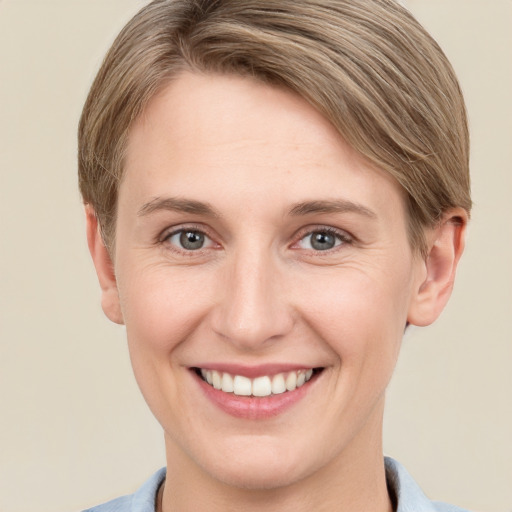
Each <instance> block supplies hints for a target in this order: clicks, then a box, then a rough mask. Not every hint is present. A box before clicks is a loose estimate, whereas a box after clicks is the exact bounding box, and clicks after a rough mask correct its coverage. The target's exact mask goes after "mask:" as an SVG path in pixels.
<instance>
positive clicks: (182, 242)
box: [166, 229, 214, 251]
mask: <svg viewBox="0 0 512 512" xmlns="http://www.w3.org/2000/svg"><path fill="white" fill-rule="evenodd" d="M166 241H167V242H169V243H170V244H172V245H174V246H175V247H178V248H179V249H183V250H185V251H198V250H200V249H206V248H208V247H212V246H213V245H214V244H213V241H212V240H211V239H210V238H209V237H208V236H206V235H205V234H204V233H202V232H201V231H197V230H195V229H180V230H179V231H175V232H174V233H171V234H170V235H169V236H168V237H166Z"/></svg>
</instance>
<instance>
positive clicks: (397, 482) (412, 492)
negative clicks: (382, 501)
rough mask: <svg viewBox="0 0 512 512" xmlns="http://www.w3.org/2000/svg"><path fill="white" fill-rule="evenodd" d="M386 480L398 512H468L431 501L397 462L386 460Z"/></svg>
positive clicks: (388, 458) (387, 458)
mask: <svg viewBox="0 0 512 512" xmlns="http://www.w3.org/2000/svg"><path fill="white" fill-rule="evenodd" d="M385 465H386V480H387V483H388V488H389V492H390V494H392V495H393V497H394V500H395V502H396V509H395V510H396V512H468V511H467V510H464V509H462V508H459V507H455V506H454V505H448V504H447V503H441V502H439V501H431V500H429V499H428V498H427V497H426V496H425V494H424V493H423V491H422V490H421V488H420V487H419V486H418V484H417V483H416V482H415V481H414V479H413V478H412V476H411V475H410V474H409V473H408V471H407V470H406V469H405V468H404V467H403V466H402V465H401V464H400V463H399V462H397V461H396V460H394V459H391V458H390V457H386V458H385Z"/></svg>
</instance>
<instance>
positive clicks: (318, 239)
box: [311, 231, 336, 251]
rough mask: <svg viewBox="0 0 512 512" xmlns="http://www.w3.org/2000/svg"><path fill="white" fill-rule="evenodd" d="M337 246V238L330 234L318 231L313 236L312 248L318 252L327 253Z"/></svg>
mask: <svg viewBox="0 0 512 512" xmlns="http://www.w3.org/2000/svg"><path fill="white" fill-rule="evenodd" d="M335 245H336V237H335V236H334V235H331V234H329V233H325V232H322V231H317V232H316V233H312V234H311V247H313V249H316V250H317V251H326V250H328V249H332V248H333V247H334V246H335Z"/></svg>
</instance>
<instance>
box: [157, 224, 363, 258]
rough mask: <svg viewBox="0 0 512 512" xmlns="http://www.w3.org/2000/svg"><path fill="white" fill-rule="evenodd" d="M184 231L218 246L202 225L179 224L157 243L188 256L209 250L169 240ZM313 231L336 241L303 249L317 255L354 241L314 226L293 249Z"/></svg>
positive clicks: (346, 234) (341, 233) (335, 230)
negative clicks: (328, 244) (197, 235)
mask: <svg viewBox="0 0 512 512" xmlns="http://www.w3.org/2000/svg"><path fill="white" fill-rule="evenodd" d="M186 232H192V233H197V234H200V235H203V236H204V237H205V238H206V239H208V240H209V242H210V243H211V244H212V245H217V246H219V244H216V242H214V240H213V237H212V236H210V235H209V234H208V232H207V230H205V229H204V227H203V226H198V225H186V226H181V227H179V228H177V229H173V230H172V231H168V232H165V233H164V235H163V236H162V237H161V238H160V239H159V243H161V244H165V245H167V246H168V248H170V250H172V251H174V252H178V253H180V254H187V255H190V256H192V255H199V254H202V253H203V252H204V251H205V250H209V249H211V248H212V247H201V248H199V249H197V250H193V249H185V248H183V247H178V246H177V244H173V243H171V242H170V240H171V238H172V237H173V236H176V235H179V234H183V233H186ZM315 233H321V234H326V235H328V236H332V237H334V238H335V239H336V241H337V243H336V245H334V247H332V248H330V249H324V250H320V249H318V250H315V249H304V250H306V251H309V252H313V253H315V254H319V255H321V254H322V253H325V254H329V253H332V252H333V251H336V250H338V249H339V248H340V246H344V245H350V244H353V243H354V239H353V237H352V236H350V235H349V234H348V233H347V232H345V231H341V230H338V229H336V228H333V227H330V226H314V227H308V228H305V229H304V230H303V231H302V232H300V233H299V238H298V240H297V241H296V242H294V243H293V244H292V247H291V248H292V249H294V248H295V246H297V245H298V244H299V243H300V242H302V241H303V240H305V239H306V238H307V237H308V236H312V235H313V234H315Z"/></svg>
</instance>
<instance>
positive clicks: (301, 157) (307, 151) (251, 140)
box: [121, 72, 403, 208]
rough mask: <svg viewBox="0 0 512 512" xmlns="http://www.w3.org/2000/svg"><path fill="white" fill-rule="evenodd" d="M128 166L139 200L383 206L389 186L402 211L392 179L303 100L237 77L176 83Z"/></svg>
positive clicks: (145, 127)
mask: <svg viewBox="0 0 512 512" xmlns="http://www.w3.org/2000/svg"><path fill="white" fill-rule="evenodd" d="M125 164H126V165H125V177H124V179H123V182H124V183H126V182H129V183H130V189H131V196H132V199H133V200H135V199H137V200H138V201H139V202H140V201H141V200H142V197H143V196H144V198H145V200H146V201H147V200H148V199H150V198H155V197H159V196H161V195H162V194H164V193H166V194H170V193H172V195H173V196H188V195H189V194H190V193H193V194H194V195H195V196H197V198H198V199H199V200H203V201H208V202H211V201H212V200H216V199H217V200H218V201H220V202H223V203H224V204H227V201H224V199H228V198H229V197H231V196H232V195H233V194H238V195H243V194H245V193H247V194H249V195H250V197H251V198H252V199H254V198H255V197H256V196H258V195H259V196H261V198H262V200H266V201H268V200H270V199H271V198H272V197H274V199H276V200H279V201H280V202H282V203H283V204H284V203H296V202H300V201H305V200H311V199H317V198H319V197H320V196H322V198H327V196H337V195H341V196H343V195H347V194H348V195H351V196H352V197H351V198H350V199H351V200H355V199H356V200H357V201H358V202H370V203H372V204H373V206H374V207H377V208H378V207H380V206H386V204H385V203H386V201H385V198H384V196H383V194H382V193H379V191H381V190H382V187H383V186H385V187H387V188H389V190H390V192H391V193H393V194H394V195H395V196H396V198H397V199H398V202H399V203H400V205H401V206H403V204H402V203H403V200H402V197H401V196H402V191H401V188H400V187H399V185H398V184H397V183H396V182H395V181H394V180H393V178H391V177H390V176H389V175H387V174H386V173H384V172H383V171H381V170H379V169H375V168H374V167H372V166H371V165H370V164H369V163H368V162H367V161H366V160H365V159H364V158H363V157H362V156H361V155H359V154H358V153H357V152H356V151H355V150H353V149H352V148H351V147H350V146H348V145H347V144H346V143H345V141H344V140H343V138H342V137H341V136H340V135H339V133H338V132H337V131H336V130H335V128H334V127H333V126H332V125H331V124H330V123H329V121H327V120H326V119H325V118H324V117H323V116H322V115H321V114H320V113H319V112H318V111H317V110H316V109H315V108H313V107H312V106H311V105H310V104H309V103H307V102H306V101H305V100H304V99H303V98H301V97H300V96H298V95H296V94H294V93H292V92H290V91H288V90H284V89H280V88H276V87H272V86H268V85H265V84H262V83H260V82H257V81H254V80H252V79H248V78H242V77H238V76H221V75H211V74H196V73H190V72H185V73H183V74H181V75H179V76H178V77H177V78H175V79H174V80H173V81H172V82H170V83H169V84H168V85H167V86H166V87H165V88H164V89H163V90H161V91H160V93H159V94H158V95H157V96H155V97H154V98H153V99H152V100H151V101H150V102H149V104H148V106H147V108H146V110H145V111H144V113H143V115H141V116H140V118H139V119H138V120H137V121H136V122H135V123H134V125H133V127H132V129H131V132H130V136H129V141H128V147H127V153H126V160H125ZM123 188H124V189H125V190H124V193H125V195H126V187H124V184H123V185H122V186H121V195H123ZM134 194H135V196H137V198H136V197H135V196H134ZM356 196H357V197H356ZM331 198H333V197H331ZM379 203H382V204H379Z"/></svg>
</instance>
